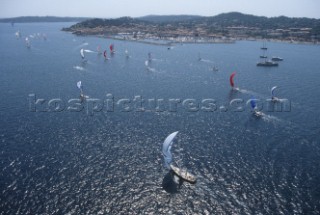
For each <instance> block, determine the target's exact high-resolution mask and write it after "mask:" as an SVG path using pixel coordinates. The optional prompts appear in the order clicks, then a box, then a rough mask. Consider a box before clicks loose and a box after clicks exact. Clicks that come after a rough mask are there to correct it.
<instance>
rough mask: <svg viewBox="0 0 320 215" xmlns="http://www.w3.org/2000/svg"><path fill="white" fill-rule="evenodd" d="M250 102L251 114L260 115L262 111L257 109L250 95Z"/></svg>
mask: <svg viewBox="0 0 320 215" xmlns="http://www.w3.org/2000/svg"><path fill="white" fill-rule="evenodd" d="M250 104H251V108H252V111H253V115H254V116H256V117H262V116H263V113H262V112H261V111H259V110H258V107H257V104H256V100H255V98H254V97H252V99H251V100H250Z"/></svg>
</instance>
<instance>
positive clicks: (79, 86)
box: [77, 81, 82, 90]
mask: <svg viewBox="0 0 320 215" xmlns="http://www.w3.org/2000/svg"><path fill="white" fill-rule="evenodd" d="M77 87H78V88H79V89H80V90H81V89H82V85H81V81H78V82H77Z"/></svg>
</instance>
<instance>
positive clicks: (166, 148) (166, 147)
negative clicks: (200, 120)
mask: <svg viewBox="0 0 320 215" xmlns="http://www.w3.org/2000/svg"><path fill="white" fill-rule="evenodd" d="M177 134H178V131H176V132H173V133H171V134H170V135H169V136H168V137H167V138H166V139H165V140H164V142H163V145H162V154H163V158H164V163H165V166H166V167H167V168H168V169H170V163H171V162H172V160H173V159H172V154H171V147H172V144H173V139H174V138H175V137H176V136H177Z"/></svg>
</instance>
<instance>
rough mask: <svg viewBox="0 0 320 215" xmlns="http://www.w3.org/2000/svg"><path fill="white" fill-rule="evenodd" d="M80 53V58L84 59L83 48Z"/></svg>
mask: <svg viewBox="0 0 320 215" xmlns="http://www.w3.org/2000/svg"><path fill="white" fill-rule="evenodd" d="M80 55H81V57H82V59H84V49H81V50H80Z"/></svg>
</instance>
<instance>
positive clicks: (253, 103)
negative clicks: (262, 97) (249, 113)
mask: <svg viewBox="0 0 320 215" xmlns="http://www.w3.org/2000/svg"><path fill="white" fill-rule="evenodd" d="M250 104H251V108H252V109H255V108H256V107H257V104H256V100H255V98H254V97H252V98H251V100H250Z"/></svg>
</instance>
